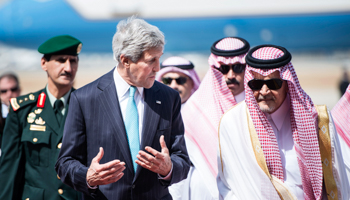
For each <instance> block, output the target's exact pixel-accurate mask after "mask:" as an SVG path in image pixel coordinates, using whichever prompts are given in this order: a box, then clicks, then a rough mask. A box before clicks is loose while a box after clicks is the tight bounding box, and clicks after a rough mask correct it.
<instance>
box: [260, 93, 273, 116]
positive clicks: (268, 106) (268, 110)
mask: <svg viewBox="0 0 350 200" xmlns="http://www.w3.org/2000/svg"><path fill="white" fill-rule="evenodd" d="M261 100H273V101H275V100H276V98H275V97H274V96H273V95H267V96H262V95H259V97H258V102H259V101H261ZM258 105H259V103H258ZM259 108H260V110H261V111H262V112H266V113H271V112H272V111H274V110H275V108H276V104H274V103H273V104H272V105H271V104H267V103H266V104H265V105H264V106H260V105H259Z"/></svg>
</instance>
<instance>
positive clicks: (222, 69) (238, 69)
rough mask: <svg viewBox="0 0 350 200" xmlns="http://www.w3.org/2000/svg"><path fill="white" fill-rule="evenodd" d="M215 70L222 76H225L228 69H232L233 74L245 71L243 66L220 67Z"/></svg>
mask: <svg viewBox="0 0 350 200" xmlns="http://www.w3.org/2000/svg"><path fill="white" fill-rule="evenodd" d="M216 69H217V70H219V71H220V72H221V73H222V74H227V73H228V72H229V71H230V69H232V70H233V72H235V73H237V74H239V73H242V72H243V71H244V70H245V64H234V65H221V66H220V68H216Z"/></svg>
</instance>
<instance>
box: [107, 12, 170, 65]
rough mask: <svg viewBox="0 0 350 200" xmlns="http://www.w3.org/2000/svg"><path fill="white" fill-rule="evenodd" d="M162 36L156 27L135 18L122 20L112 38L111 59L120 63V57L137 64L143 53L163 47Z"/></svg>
mask: <svg viewBox="0 0 350 200" xmlns="http://www.w3.org/2000/svg"><path fill="white" fill-rule="evenodd" d="M164 44H165V41H164V35H163V33H162V32H161V31H160V30H159V29H158V28H157V27H156V26H153V25H151V24H149V23H147V22H146V21H145V20H143V19H137V18H136V17H135V16H132V17H129V18H128V19H127V20H122V21H120V22H119V23H118V25H117V32H116V33H115V34H114V36H113V41H112V48H113V57H114V60H116V61H117V62H118V63H120V55H122V54H124V55H125V57H127V58H129V59H131V61H132V62H137V61H138V60H139V59H140V58H141V56H142V53H143V52H144V51H147V50H149V49H151V48H154V47H164Z"/></svg>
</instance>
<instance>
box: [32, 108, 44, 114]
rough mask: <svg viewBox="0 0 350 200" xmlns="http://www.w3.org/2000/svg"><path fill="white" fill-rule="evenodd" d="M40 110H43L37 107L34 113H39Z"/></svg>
mask: <svg viewBox="0 0 350 200" xmlns="http://www.w3.org/2000/svg"><path fill="white" fill-rule="evenodd" d="M42 111H43V109H41V108H38V109H36V110H34V113H35V114H37V115H38V114H40V113H41V112H42Z"/></svg>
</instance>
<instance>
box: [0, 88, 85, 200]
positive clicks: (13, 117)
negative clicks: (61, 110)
mask: <svg viewBox="0 0 350 200" xmlns="http://www.w3.org/2000/svg"><path fill="white" fill-rule="evenodd" d="M42 93H44V94H45V95H46V98H45V99H44V100H45V101H44V102H42V105H43V106H42V107H38V105H39V102H40V101H42V100H43V99H42V97H40V95H42ZM67 102H68V101H67ZM68 107H69V105H68V104H67V105H66V107H65V109H66V110H65V115H64V116H63V119H62V121H61V122H59V123H58V121H57V118H56V116H55V113H54V110H53V107H52V105H51V103H50V100H49V97H48V94H47V91H46V89H43V90H40V91H38V92H35V93H31V94H28V95H24V96H20V97H18V98H14V99H12V100H11V107H10V112H9V115H8V117H7V121H6V125H5V130H4V136H3V137H4V138H3V139H4V141H6V142H4V143H3V147H2V157H1V163H0V177H1V178H0V185H1V190H0V199H49V200H55V199H57V200H61V199H78V198H79V195H80V194H78V192H76V191H75V190H74V189H72V188H70V187H69V186H67V185H65V184H63V183H62V181H61V180H60V178H59V177H58V176H57V174H56V172H55V169H54V166H55V163H56V161H57V157H58V154H59V151H60V148H61V145H62V144H61V141H62V135H63V128H64V121H65V118H66V115H67V111H68Z"/></svg>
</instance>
